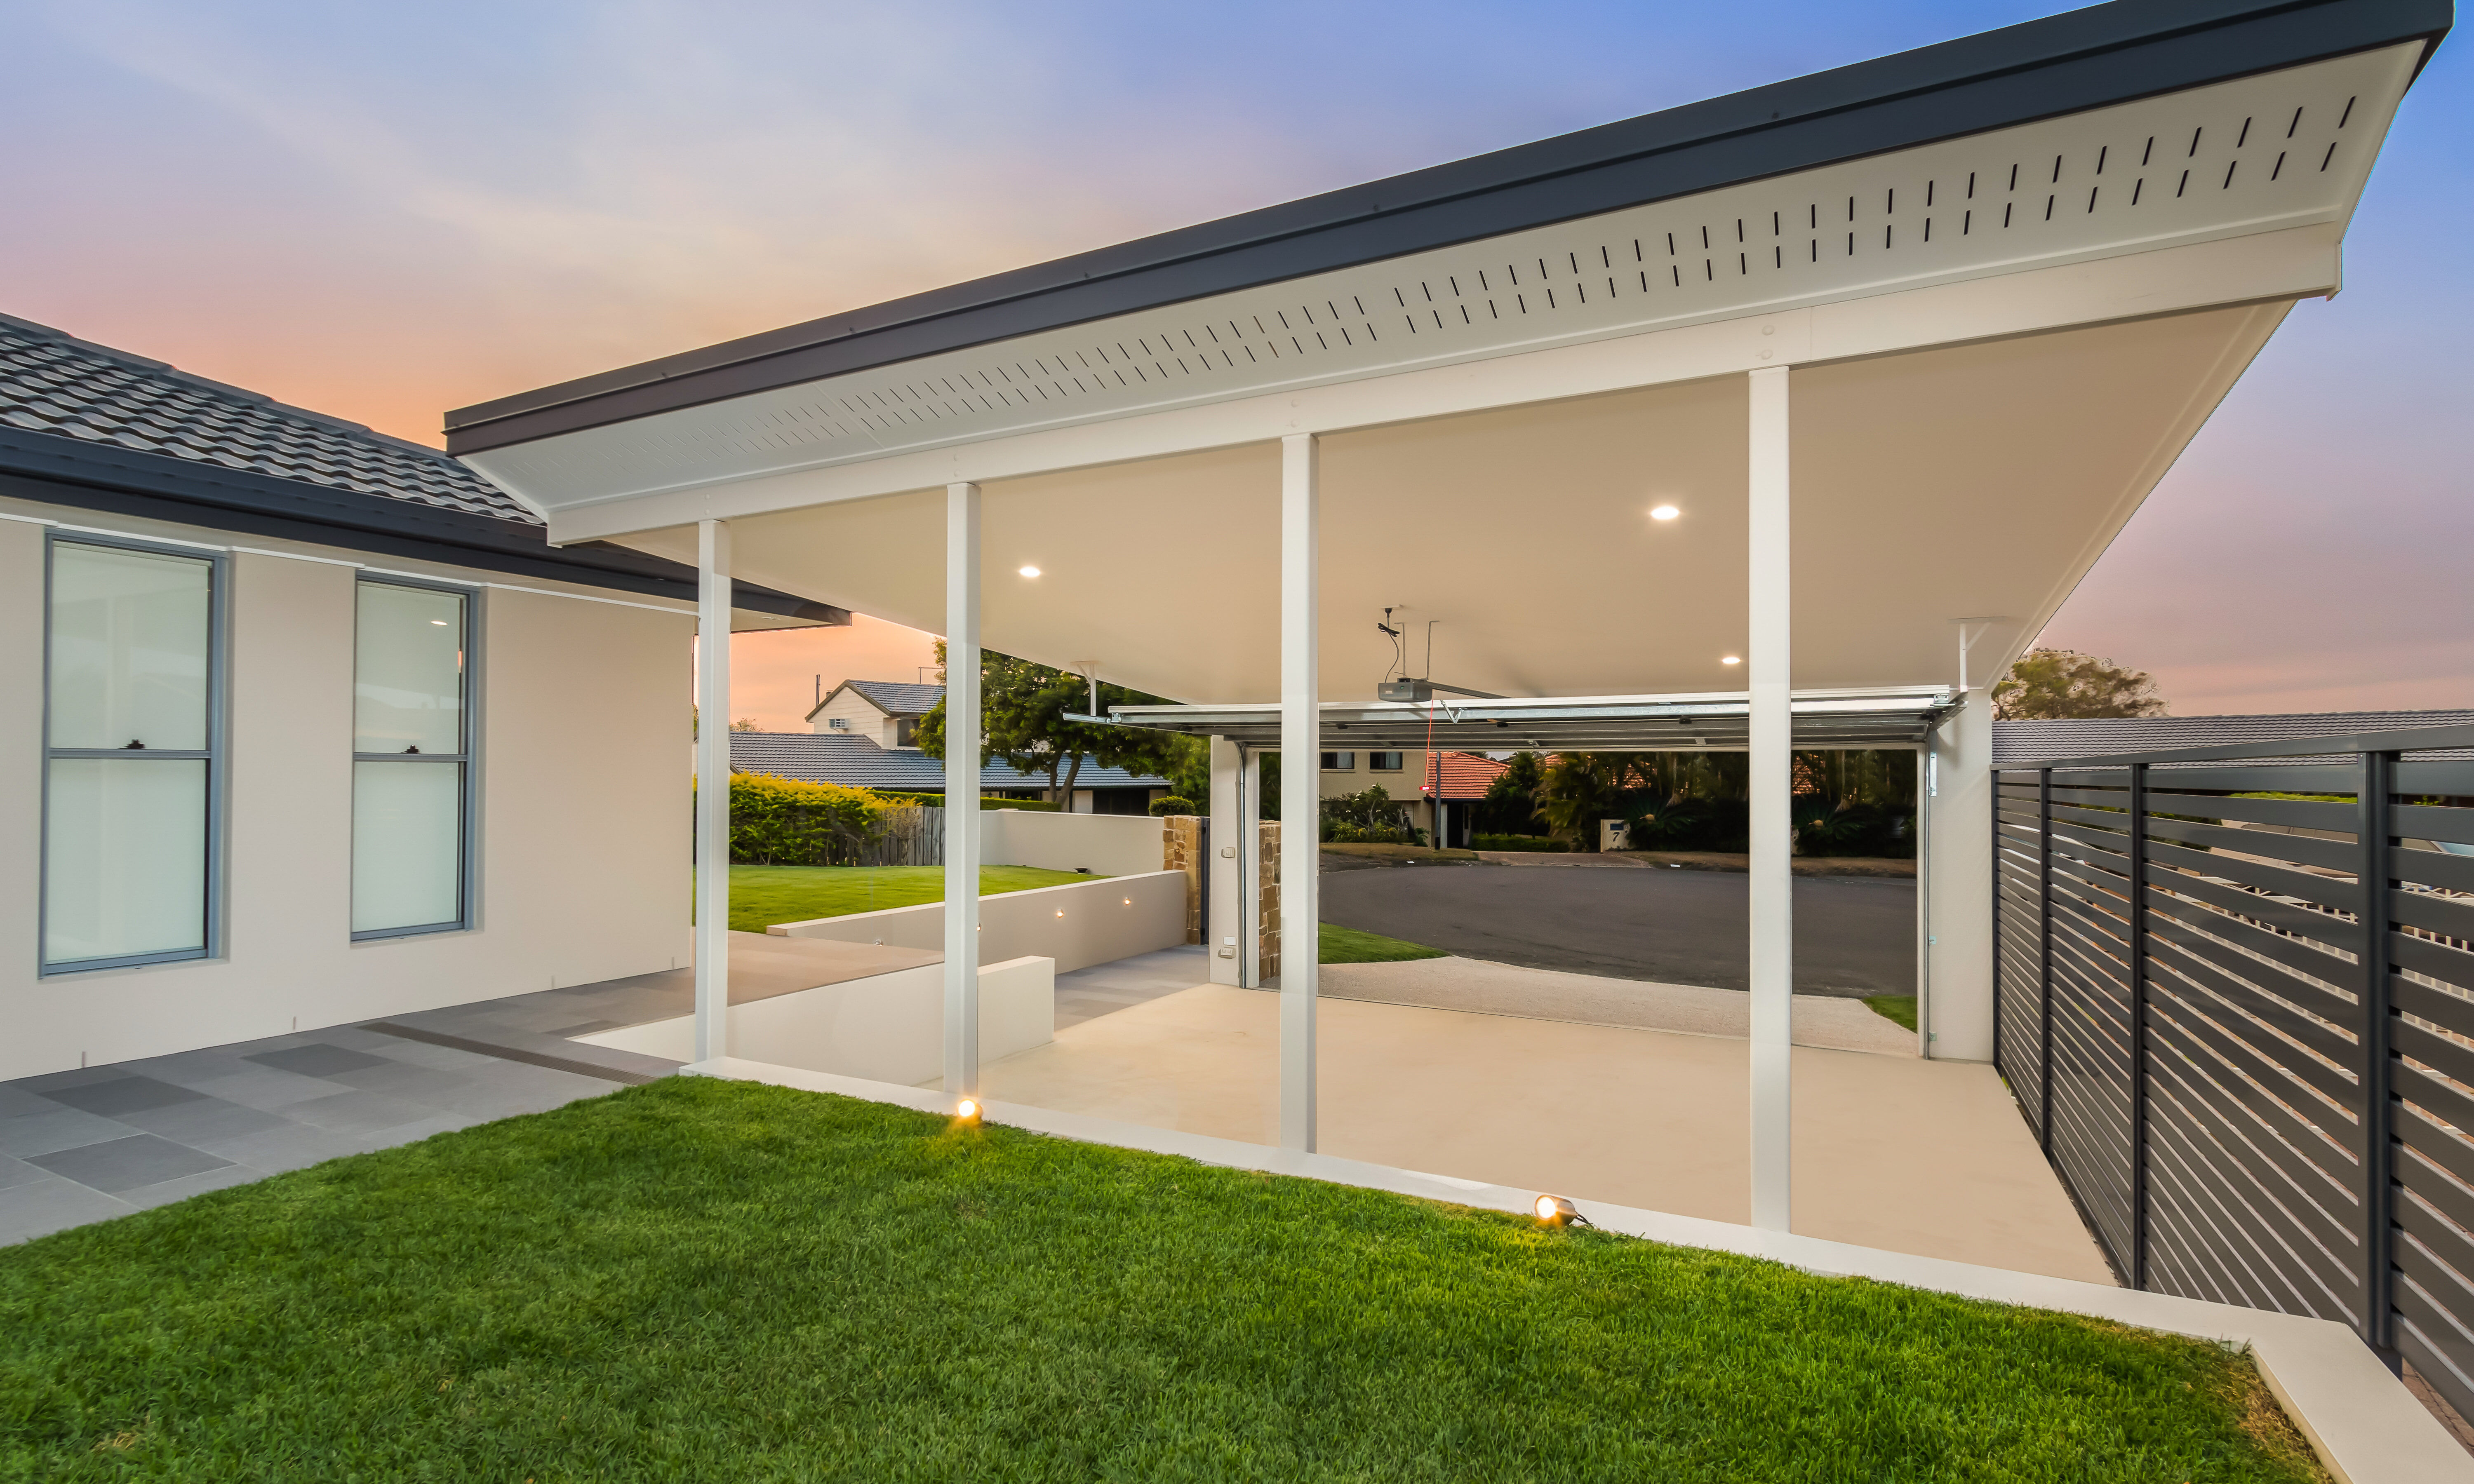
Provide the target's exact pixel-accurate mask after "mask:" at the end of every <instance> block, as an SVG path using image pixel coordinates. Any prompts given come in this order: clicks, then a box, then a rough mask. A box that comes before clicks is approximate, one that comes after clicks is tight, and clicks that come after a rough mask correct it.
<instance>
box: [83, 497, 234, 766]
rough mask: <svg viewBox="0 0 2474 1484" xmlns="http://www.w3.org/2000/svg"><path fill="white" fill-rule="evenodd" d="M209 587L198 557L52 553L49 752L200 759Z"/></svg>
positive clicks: (210, 574) (96, 549)
mask: <svg viewBox="0 0 2474 1484" xmlns="http://www.w3.org/2000/svg"><path fill="white" fill-rule="evenodd" d="M213 581H214V564H213V563H212V562H207V561H205V560H202V559H199V558H195V557H175V556H170V555H167V554H164V553H161V552H152V551H131V550H127V549H125V548H121V547H113V546H87V545H84V544H80V543H77V542H71V541H59V542H55V543H54V544H53V546H52V601H51V617H52V632H51V670H52V676H51V685H52V694H51V701H52V706H51V725H52V734H51V745H52V746H54V747H56V748H120V749H124V750H128V751H137V750H140V749H143V750H148V751H157V752H160V751H167V750H168V751H175V752H202V751H204V750H205V748H206V730H207V729H206V660H207V648H208V645H207V628H208V623H209V594H210V592H211V588H212V584H213ZM133 743H134V744H136V746H135V747H134V748H133V747H132V746H131V744H133Z"/></svg>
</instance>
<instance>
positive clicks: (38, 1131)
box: [0, 1108, 133, 1160]
mask: <svg viewBox="0 0 2474 1484" xmlns="http://www.w3.org/2000/svg"><path fill="white" fill-rule="evenodd" d="M132 1132H133V1131H132V1130H131V1128H130V1126H129V1125H128V1124H126V1123H118V1122H114V1121H113V1120H112V1119H109V1118H98V1117H96V1116H95V1115H94V1114H92V1113H85V1112H82V1111H80V1110H78V1109H75V1108H63V1109H61V1110H60V1111H59V1112H58V1113H19V1114H18V1115H17V1116H16V1117H14V1118H0V1154H13V1155H15V1156H16V1157H17V1158H19V1159H21V1160H24V1159H30V1158H32V1157H33V1156H35V1155H38V1154H51V1153H53V1152H55V1151H57V1150H61V1149H74V1148H76V1147H77V1146H79V1145H80V1144H99V1143H101V1142H103V1141H104V1140H105V1139H108V1138H121V1137H127V1136H128V1135H129V1134H130V1133H132Z"/></svg>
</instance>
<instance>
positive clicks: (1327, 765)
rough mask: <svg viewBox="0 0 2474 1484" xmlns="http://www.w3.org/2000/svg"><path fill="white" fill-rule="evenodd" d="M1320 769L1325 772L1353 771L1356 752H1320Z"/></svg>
mask: <svg viewBox="0 0 2474 1484" xmlns="http://www.w3.org/2000/svg"><path fill="white" fill-rule="evenodd" d="M1322 771H1323V772H1325V773H1355V772H1356V771H1357V754H1355V753H1353V752H1348V751H1345V750H1344V751H1340V752H1332V753H1325V754H1322Z"/></svg>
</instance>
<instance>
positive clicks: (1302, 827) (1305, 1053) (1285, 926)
mask: <svg viewBox="0 0 2474 1484" xmlns="http://www.w3.org/2000/svg"><path fill="white" fill-rule="evenodd" d="M1317 462H1318V450H1317V447H1316V443H1315V438H1314V435H1313V434H1311V433H1292V434H1290V435H1289V436H1288V437H1286V438H1283V439H1281V440H1280V1147H1281V1148H1283V1149H1299V1150H1304V1151H1306V1152H1307V1153H1312V1152H1313V1151H1314V1147H1315V986H1316V978H1317V969H1318V967H1319V962H1320V960H1321V959H1322V952H1321V950H1320V940H1321V936H1322V935H1321V933H1320V931H1319V929H1318V927H1317V925H1316V924H1317V923H1318V922H1320V921H1321V917H1322V910H1321V906H1322V904H1321V903H1320V902H1319V901H1318V900H1317V898H1318V897H1319V896H1320V895H1321V894H1320V893H1319V892H1318V891H1317V890H1316V880H1315V872H1316V869H1317V866H1318V864H1319V862H1318V859H1317V856H1318V854H1319V851H1320V849H1321V840H1320V838H1319V837H1320V836H1321V835H1322V819H1321V815H1322V800H1321V798H1320V797H1319V795H1320V794H1321V792H1322V791H1321V789H1320V788H1319V787H1318V784H1319V783H1320V782H1321V780H1322V773H1321V772H1320V770H1319V769H1318V768H1317V767H1316V764H1317V763H1318V762H1319V761H1320V760H1321V759H1320V757H1319V756H1318V754H1317V753H1316V751H1315V750H1316V749H1317V748H1318V747H1320V746H1321V745H1322V738H1321V736H1320V735H1319V729H1318V725H1317V723H1318V720H1319V718H1318V716H1317V714H1316V710H1315V707H1316V705H1317V703H1318V702H1319V701H1320V700H1321V697H1320V696H1319V695H1318V694H1317V689H1318V687H1317V684H1316V680H1317V675H1316V661H1317V659H1318V658H1319V657H1318V655H1317V653H1316V646H1317V644H1318V643H1319V642H1320V638H1321V634H1320V632H1319V627H1320V626H1319V624H1318V622H1317V618H1318V613H1317V610H1318V607H1319V602H1318V599H1319V594H1318V593H1317V591H1316V584H1317V582H1318V581H1319V579H1320V575H1321V574H1320V571H1319V568H1318V565H1317V562H1316V561H1315V554H1316V540H1317V532H1316V529H1315V528H1316V524H1317V519H1318V516H1319V514H1320V511H1319V506H1320V504H1321V500H1320V497H1319V492H1318V491H1317V489H1316V482H1317V470H1316V464H1317Z"/></svg>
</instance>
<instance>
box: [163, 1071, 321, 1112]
mask: <svg viewBox="0 0 2474 1484" xmlns="http://www.w3.org/2000/svg"><path fill="white" fill-rule="evenodd" d="M192 1090H194V1091H198V1092H203V1093H205V1094H206V1096H208V1097H220V1098H225V1099H228V1100H230V1101H231V1102H235V1103H240V1104H244V1105H246V1106H248V1107H251V1108H263V1109H265V1110H267V1111H268V1112H270V1113H281V1112H282V1111H283V1110H284V1109H287V1108H290V1107H292V1106H293V1105H294V1104H296V1103H305V1102H307V1101H309V1100H310V1099H311V1098H313V1097H332V1096H334V1095H335V1094H336V1093H338V1092H341V1091H344V1090H345V1088H344V1085H343V1084H342V1083H340V1082H328V1081H327V1080H326V1079H325V1078H323V1077H303V1076H301V1075H300V1074H298V1073H295V1072H279V1071H277V1070H276V1069H275V1068H273V1067H271V1066H256V1065H253V1066H251V1067H250V1069H249V1070H247V1071H245V1072H234V1073H233V1074H232V1075H230V1076H229V1077H210V1078H206V1079H205V1080H203V1081H200V1082H198V1083H196V1084H194V1085H193V1088H192Z"/></svg>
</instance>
